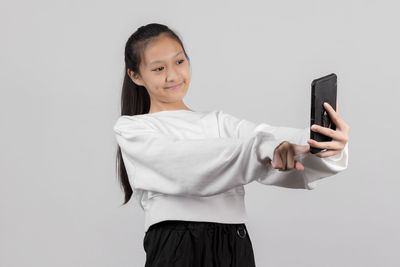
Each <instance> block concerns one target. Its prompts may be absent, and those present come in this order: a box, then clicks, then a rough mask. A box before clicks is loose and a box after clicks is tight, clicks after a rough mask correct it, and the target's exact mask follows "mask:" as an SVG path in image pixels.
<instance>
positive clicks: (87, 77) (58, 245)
mask: <svg viewBox="0 0 400 267" xmlns="http://www.w3.org/2000/svg"><path fill="white" fill-rule="evenodd" d="M399 7H400V6H399V4H398V2H396V1H392V2H391V1H354V0H353V1H349V0H347V1H317V0H315V1H274V2H273V1H259V2H257V1H243V2H232V1H209V2H207V1H196V2H195V1H192V2H191V1H82V0H81V1H77V0H74V1H54V0H52V1H44V0H38V1H27V0H22V1H11V0H6V1H4V0H3V1H2V2H1V8H0V30H1V31H0V32H1V42H0V56H1V59H0V70H1V71H0V85H1V95H0V118H1V138H0V147H1V149H0V151H1V158H0V160H1V161H0V164H1V165H0V171H1V173H0V266H1V267H16V266H18V267H19V266H40V267H45V266H60V267H61V266H65V267H67V266H68V267H71V266H83V267H90V266H93V267H103V266H104V267H106V266H107V267H108V266H110V267H111V266H112V267H114V266H119V267H122V266H143V264H144V260H145V252H144V250H143V237H144V231H143V224H144V216H143V212H142V210H141V209H140V208H139V206H137V205H136V203H133V202H129V203H128V204H127V205H125V206H122V207H120V205H121V204H122V201H123V191H122V189H121V188H120V187H119V184H118V180H117V176H116V172H115V171H116V170H115V157H116V151H117V150H116V149H117V144H116V141H115V137H114V133H113V131H112V126H113V124H114V123H115V121H116V119H117V118H118V116H119V111H120V110H119V108H120V106H119V101H120V99H119V98H120V93H121V88H122V78H123V71H124V60H123V51H124V46H125V42H126V40H127V39H128V37H129V36H130V35H131V34H132V33H133V32H134V31H136V29H137V28H138V27H140V26H142V25H145V24H148V23H151V22H158V23H162V24H166V25H168V26H169V27H170V28H171V29H173V30H175V31H176V32H177V33H178V35H179V36H180V37H181V38H182V41H183V43H184V45H185V48H186V50H187V52H188V55H189V57H190V60H191V64H192V65H191V69H192V80H191V84H190V87H189V91H188V94H187V96H186V97H185V99H184V101H185V103H186V104H187V105H188V106H189V107H190V108H192V109H194V110H199V111H203V110H212V109H222V110H224V111H225V112H228V113H231V114H233V115H235V116H238V117H241V118H246V119H248V120H252V121H255V122H266V123H269V124H272V125H281V126H291V127H297V128H303V127H306V126H308V124H309V113H310V85H311V81H312V80H313V79H315V78H318V77H321V76H324V75H327V74H330V73H336V74H337V76H338V100H339V114H340V115H341V117H342V118H343V119H344V120H345V122H346V123H347V124H349V126H350V127H351V129H350V140H349V167H348V169H347V170H345V171H344V172H342V173H339V174H337V175H334V176H332V177H328V178H326V179H324V180H321V181H319V182H318V185H317V188H316V189H314V190H311V191H308V190H296V189H287V188H280V187H276V186H265V185H261V184H259V183H251V184H248V185H246V206H247V210H248V217H249V222H248V223H246V225H247V227H248V230H249V234H250V238H251V240H252V242H253V246H254V252H255V257H256V262H257V266H260V267H263V266H274V267H293V266H295V267H314V266H315V267H317V266H318V267H320V266H335V267H336V266H337V267H344V266H351V267H353V266H362V267H367V266H371V267H372V266H388V267H389V266H390V267H391V266H393V267H394V266H400V260H399V256H398V252H399V251H398V250H399V242H400V219H399V217H400V216H399V204H400V194H399V193H400V189H399V188H400V180H399V175H398V174H397V171H396V168H395V167H396V165H397V164H399V161H398V159H399V157H398V149H399V146H398V142H397V138H396V137H398V131H399V129H400V128H399V127H398V126H397V123H398V122H399V119H398V115H400V112H399V110H398V106H399V105H398V101H399V95H400V93H399V90H400V86H399V85H400V82H399V70H400V69H399V59H400V52H399V47H400V38H399V25H400V17H399V16H398V15H399Z"/></svg>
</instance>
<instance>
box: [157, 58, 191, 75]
mask: <svg viewBox="0 0 400 267" xmlns="http://www.w3.org/2000/svg"><path fill="white" fill-rule="evenodd" d="M183 61H185V60H184V59H181V60H178V61H177V62H181V63H180V64H182V63H183ZM180 64H179V65H180ZM161 68H164V67H159V68H156V69H154V70H153V71H156V72H158V70H159V69H161Z"/></svg>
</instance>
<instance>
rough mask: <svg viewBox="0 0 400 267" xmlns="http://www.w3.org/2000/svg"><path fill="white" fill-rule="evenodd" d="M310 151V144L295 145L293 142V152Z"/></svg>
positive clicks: (303, 152)
mask: <svg viewBox="0 0 400 267" xmlns="http://www.w3.org/2000/svg"><path fill="white" fill-rule="evenodd" d="M309 151H310V146H309V145H296V144H294V154H295V155H299V154H306V153H308V152H309Z"/></svg>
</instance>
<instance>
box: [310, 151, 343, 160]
mask: <svg viewBox="0 0 400 267" xmlns="http://www.w3.org/2000/svg"><path fill="white" fill-rule="evenodd" d="M341 152H342V149H334V150H327V151H323V152H319V153H316V154H315V155H317V156H318V157H320V158H327V157H330V156H335V155H337V154H340V153H341Z"/></svg>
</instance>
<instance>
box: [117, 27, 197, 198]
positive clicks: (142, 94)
mask: <svg viewBox="0 0 400 267" xmlns="http://www.w3.org/2000/svg"><path fill="white" fill-rule="evenodd" d="M160 35H166V36H168V37H170V38H172V39H174V40H176V41H177V42H179V44H180V45H181V47H182V50H183V52H184V54H185V56H186V58H187V60H188V63H190V60H189V57H188V55H187V54H186V51H185V48H184V46H183V44H182V41H181V39H180V38H179V36H178V35H177V34H176V33H175V32H174V31H173V30H171V29H170V28H169V27H168V26H166V25H163V24H158V23H150V24H147V25H145V26H141V27H139V28H138V29H137V30H136V31H135V32H134V33H133V34H132V35H131V36H130V37H129V38H128V41H127V42H126V45H125V76H124V80H123V84H122V92H121V116H122V115H130V116H131V115H137V114H145V113H149V110H150V95H149V93H148V92H147V89H146V88H145V87H144V86H140V85H137V84H135V83H134V82H133V81H132V79H131V78H130V77H129V75H128V73H127V71H128V69H130V70H131V71H133V72H134V73H137V74H140V71H139V65H140V63H141V61H142V59H143V55H144V51H145V49H146V47H147V45H148V44H149V42H151V41H152V40H154V39H156V38H158V37H160ZM116 170H117V176H118V177H119V182H120V184H121V186H122V188H123V190H124V192H125V201H124V203H123V204H122V205H125V204H126V203H128V201H129V200H130V199H131V196H132V193H133V191H132V187H131V185H130V183H129V180H128V174H127V172H126V169H125V165H124V161H123V159H122V155H121V148H120V147H119V146H118V151H117V158H116Z"/></svg>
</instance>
